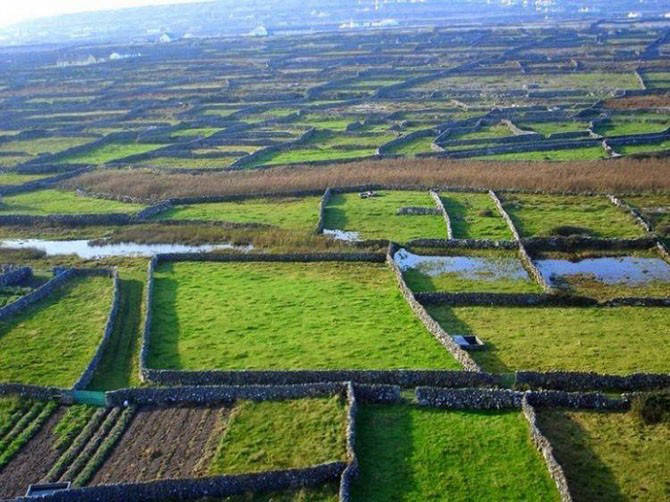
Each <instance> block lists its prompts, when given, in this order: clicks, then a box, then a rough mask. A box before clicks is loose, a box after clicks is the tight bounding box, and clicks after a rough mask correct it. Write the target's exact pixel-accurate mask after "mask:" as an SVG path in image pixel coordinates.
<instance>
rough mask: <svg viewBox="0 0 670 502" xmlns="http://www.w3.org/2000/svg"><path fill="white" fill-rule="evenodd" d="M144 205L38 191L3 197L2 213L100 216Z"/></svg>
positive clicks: (132, 209) (125, 211) (48, 190)
mask: <svg viewBox="0 0 670 502" xmlns="http://www.w3.org/2000/svg"><path fill="white" fill-rule="evenodd" d="M142 208H143V206H141V205H139V204H129V203H125V202H118V201H115V200H106V199H95V198H93V197H83V196H79V195H77V194H76V193H74V192H67V191H64V190H54V189H47V190H38V191H35V192H25V193H20V194H17V195H8V196H6V197H3V198H2V203H1V204H0V214H31V215H35V216H44V215H48V214H98V213H133V212H136V211H139V210H141V209H142Z"/></svg>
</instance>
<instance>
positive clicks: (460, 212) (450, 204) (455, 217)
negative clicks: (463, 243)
mask: <svg viewBox="0 0 670 502" xmlns="http://www.w3.org/2000/svg"><path fill="white" fill-rule="evenodd" d="M440 198H441V199H442V204H444V209H446V211H447V214H448V215H449V220H450V222H451V230H452V232H453V234H454V238H455V239H469V238H471V237H470V231H469V229H468V222H467V220H466V219H465V218H466V214H467V212H468V208H467V207H466V206H465V204H463V203H462V202H459V201H457V200H455V199H452V198H450V197H440Z"/></svg>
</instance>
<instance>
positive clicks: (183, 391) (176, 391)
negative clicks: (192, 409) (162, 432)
mask: <svg viewBox="0 0 670 502" xmlns="http://www.w3.org/2000/svg"><path fill="white" fill-rule="evenodd" d="M346 391H347V386H346V384H345V383H343V382H342V381H340V382H330V383H311V384H301V385H253V384H250V385H222V386H213V385H199V386H184V387H162V388H151V387H144V388H142V387H138V388H131V389H121V390H115V391H110V392H107V393H106V395H105V396H106V401H107V406H124V403H126V402H128V403H129V404H131V405H137V406H180V405H204V404H211V403H222V402H223V403H232V402H234V401H237V400H239V399H245V400H250V401H269V400H272V401H275V400H286V399H300V398H307V397H324V396H332V395H335V394H340V393H342V394H344V393H345V392H346Z"/></svg>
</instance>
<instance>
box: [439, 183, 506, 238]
mask: <svg viewBox="0 0 670 502" xmlns="http://www.w3.org/2000/svg"><path fill="white" fill-rule="evenodd" d="M440 197H441V199H442V204H444V208H445V209H446V210H447V214H448V215H449V220H450V221H451V231H452V232H453V234H454V238H455V239H494V240H512V238H513V237H512V232H511V231H510V229H509V227H508V226H507V223H505V220H503V219H502V217H501V216H500V214H499V213H498V210H497V209H496V206H495V204H494V203H493V200H492V199H491V197H490V196H489V194H487V193H465V192H462V193H461V192H443V193H442V194H440Z"/></svg>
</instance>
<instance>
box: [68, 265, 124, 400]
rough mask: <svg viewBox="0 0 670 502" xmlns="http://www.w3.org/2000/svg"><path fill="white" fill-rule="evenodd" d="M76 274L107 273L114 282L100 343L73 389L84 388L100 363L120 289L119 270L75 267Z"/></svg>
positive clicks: (110, 334)
mask: <svg viewBox="0 0 670 502" xmlns="http://www.w3.org/2000/svg"><path fill="white" fill-rule="evenodd" d="M76 273H77V275H84V276H85V275H106V274H109V275H110V276H111V278H112V281H113V282H114V285H113V288H114V292H113V296H112V304H111V306H110V308H109V313H108V314H107V321H106V322H105V328H104V330H103V334H102V338H101V339H100V343H99V344H98V348H97V349H96V351H95V355H94V356H93V359H91V362H90V363H89V364H88V366H87V367H86V369H85V370H84V372H83V373H82V374H81V376H80V377H79V380H77V382H76V383H75V384H74V387H73V388H74V389H85V388H86V387H87V386H88V384H89V383H90V382H91V379H92V378H93V375H94V374H95V371H96V370H97V369H98V364H100V360H101V359H102V356H103V355H104V353H105V350H106V349H107V346H108V345H109V340H110V338H111V337H112V333H113V332H114V325H115V323H116V317H117V314H118V312H119V305H120V301H121V299H120V290H119V272H118V270H116V269H113V270H106V269H94V270H86V269H77V270H76Z"/></svg>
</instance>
